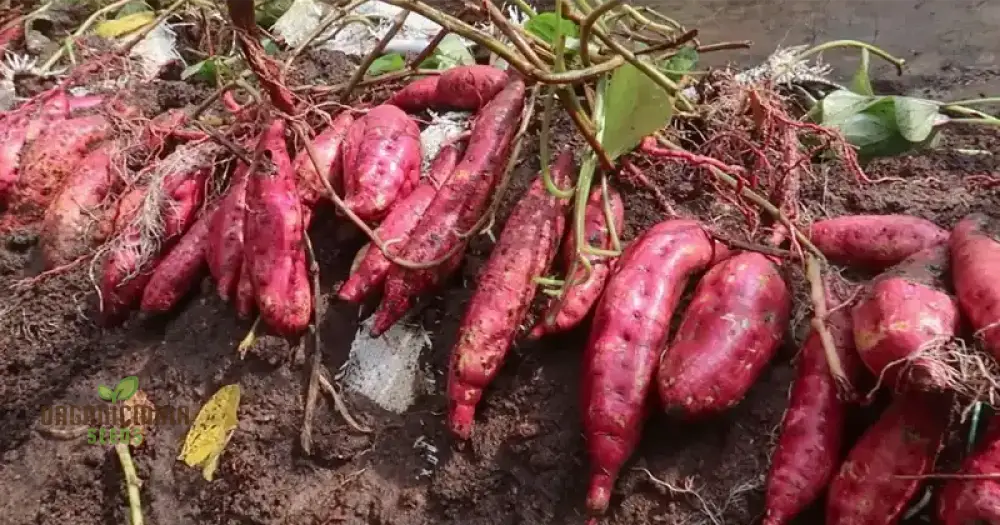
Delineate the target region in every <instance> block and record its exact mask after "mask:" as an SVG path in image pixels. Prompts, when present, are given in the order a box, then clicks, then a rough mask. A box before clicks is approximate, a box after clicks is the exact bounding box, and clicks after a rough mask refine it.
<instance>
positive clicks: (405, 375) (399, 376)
mask: <svg viewBox="0 0 1000 525" xmlns="http://www.w3.org/2000/svg"><path fill="white" fill-rule="evenodd" d="M373 320H374V318H369V319H368V320H367V321H365V322H364V323H362V324H361V326H359V327H358V333H357V334H356V335H355V337H354V342H353V343H352V344H351V351H350V355H349V356H348V358H347V365H346V366H345V368H344V378H343V384H344V386H345V387H346V388H347V389H349V390H351V391H353V392H356V393H358V394H360V395H362V396H364V397H366V398H368V399H370V400H371V401H372V402H374V403H375V404H377V405H378V406H380V407H382V408H384V409H386V410H389V411H391V412H395V413H397V414H402V413H403V412H405V411H406V409H408V408H409V407H410V405H412V404H413V401H414V400H415V399H416V396H417V394H418V392H419V391H420V390H421V389H422V381H421V380H420V378H419V377H418V376H419V375H420V373H419V370H420V363H419V360H420V352H421V351H422V350H423V349H424V347H425V346H426V345H427V341H428V338H427V336H426V334H425V333H424V331H423V329H422V328H419V327H411V326H408V325H407V324H406V323H397V324H396V325H394V326H393V327H392V328H390V329H389V330H388V331H386V332H385V333H384V334H382V336H381V337H379V338H377V339H375V338H372V337H371V336H370V335H369V333H368V331H369V329H370V328H371V324H372V322H373Z"/></svg>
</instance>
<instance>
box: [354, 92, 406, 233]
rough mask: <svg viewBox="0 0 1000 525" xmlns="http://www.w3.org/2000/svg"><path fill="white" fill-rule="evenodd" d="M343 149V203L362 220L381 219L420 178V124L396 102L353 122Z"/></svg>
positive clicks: (376, 109) (380, 107)
mask: <svg viewBox="0 0 1000 525" xmlns="http://www.w3.org/2000/svg"><path fill="white" fill-rule="evenodd" d="M341 147H342V152H341V155H342V156H343V178H344V204H345V205H347V207H348V208H349V209H350V210H351V211H353V212H354V213H355V214H357V216H358V217H359V218H361V220H364V221H378V220H381V219H382V218H384V217H385V215H386V214H387V213H389V209H390V208H391V207H392V205H393V204H394V203H395V202H397V201H398V200H400V199H403V198H406V196H407V195H409V194H410V192H412V191H413V189H414V188H415V187H416V186H417V184H418V183H419V182H420V163H421V156H420V128H418V127H417V123H416V122H414V121H413V119H411V118H410V117H409V115H407V114H406V113H404V112H403V111H402V110H401V109H399V108H397V107H396V106H392V105H389V104H383V105H381V106H377V107H375V108H373V109H372V110H370V111H369V112H368V113H367V114H366V115H365V116H364V117H361V118H359V119H358V120H356V121H354V123H353V124H351V126H350V128H349V129H348V131H347V136H346V137H344V141H343V143H342V144H341Z"/></svg>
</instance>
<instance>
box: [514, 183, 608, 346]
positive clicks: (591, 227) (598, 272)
mask: <svg viewBox="0 0 1000 525" xmlns="http://www.w3.org/2000/svg"><path fill="white" fill-rule="evenodd" d="M608 197H609V199H608V204H609V206H610V208H611V216H612V217H613V220H614V225H615V231H616V232H617V234H618V236H619V238H620V237H621V234H622V230H623V229H624V227H625V205H624V203H623V202H622V197H621V195H620V194H619V193H618V191H617V190H615V189H614V188H610V187H609V188H608ZM584 237H585V238H586V239H587V243H588V244H590V245H591V246H594V247H596V248H601V249H604V250H610V249H611V248H612V246H611V235H610V229H609V228H608V223H607V217H606V215H605V213H604V205H603V198H602V191H601V189H600V188H595V189H594V190H593V191H591V192H590V196H589V197H588V199H587V209H586V211H585V219H584ZM562 257H563V264H564V266H565V267H566V269H567V271H568V270H569V269H570V268H572V267H573V263H574V260H575V259H576V258H577V253H576V234H575V232H574V231H573V229H572V228H570V229H569V231H567V232H566V239H565V240H564V241H563V248H562ZM587 259H588V260H589V261H590V264H591V269H590V273H589V274H588V273H587V269H586V268H584V267H583V266H582V265H578V267H577V269H576V271H575V272H574V273H573V275H570V276H568V277H567V279H569V281H570V282H571V283H575V284H571V285H569V286H568V287H567V288H566V292H565V293H566V297H565V298H564V299H563V300H562V301H561V302H560V301H559V299H558V298H552V299H550V300H549V305H548V307H547V308H546V311H545V313H544V314H542V317H541V318H540V319H539V321H538V323H537V324H536V325H535V327H534V328H533V329H532V330H531V333H530V334H529V338H530V339H538V338H540V337H542V336H544V335H545V334H550V333H558V332H565V331H567V330H570V329H571V328H573V327H575V326H576V325H578V324H580V322H581V321H583V318H584V317H586V316H587V314H588V313H590V310H591V308H593V307H594V303H596V302H597V298H598V297H600V296H601V292H603V291H604V284H605V283H606V282H607V281H608V277H609V276H610V275H611V271H612V268H613V267H614V264H615V260H614V259H608V258H606V257H599V256H595V255H587Z"/></svg>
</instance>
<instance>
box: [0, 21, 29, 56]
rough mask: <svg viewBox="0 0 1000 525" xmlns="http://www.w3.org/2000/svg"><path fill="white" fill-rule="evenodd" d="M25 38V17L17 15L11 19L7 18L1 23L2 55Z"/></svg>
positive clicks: (0, 41) (0, 43)
mask: <svg viewBox="0 0 1000 525" xmlns="http://www.w3.org/2000/svg"><path fill="white" fill-rule="evenodd" d="M22 38H24V19H23V18H21V17H19V16H15V17H14V18H13V19H11V20H5V21H4V22H3V24H0V57H2V56H3V55H4V53H5V52H6V51H7V50H8V49H11V48H13V47H14V46H15V45H16V44H17V42H18V41H19V40H21V39H22Z"/></svg>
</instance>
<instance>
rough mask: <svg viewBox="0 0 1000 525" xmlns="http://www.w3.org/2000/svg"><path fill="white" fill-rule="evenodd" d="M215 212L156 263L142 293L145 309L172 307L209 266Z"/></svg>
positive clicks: (155, 310)
mask: <svg viewBox="0 0 1000 525" xmlns="http://www.w3.org/2000/svg"><path fill="white" fill-rule="evenodd" d="M213 212H214V210H213ZM213 212H209V213H206V214H205V215H202V216H201V217H200V218H198V219H197V220H196V221H195V223H194V224H192V225H191V228H190V229H189V230H188V231H187V232H186V233H185V234H184V235H183V236H182V237H181V238H180V240H179V241H178V242H177V244H176V245H175V246H174V247H173V248H171V249H170V251H169V252H168V253H167V255H166V256H165V257H164V258H163V260H162V261H160V263H159V264H157V265H156V269H154V270H153V274H152V275H151V276H150V279H149V282H148V283H147V284H146V287H145V290H143V293H142V302H141V303H140V308H141V310H142V311H143V312H147V313H164V312H168V311H170V310H171V309H172V308H173V307H174V306H176V305H177V303H178V302H180V300H181V298H182V297H184V295H185V294H187V293H188V291H190V290H191V288H192V286H194V284H195V282H197V281H198V278H199V276H200V275H201V273H202V271H203V270H204V268H205V252H206V248H207V245H208V227H209V225H210V224H211V218H212V213H213Z"/></svg>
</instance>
